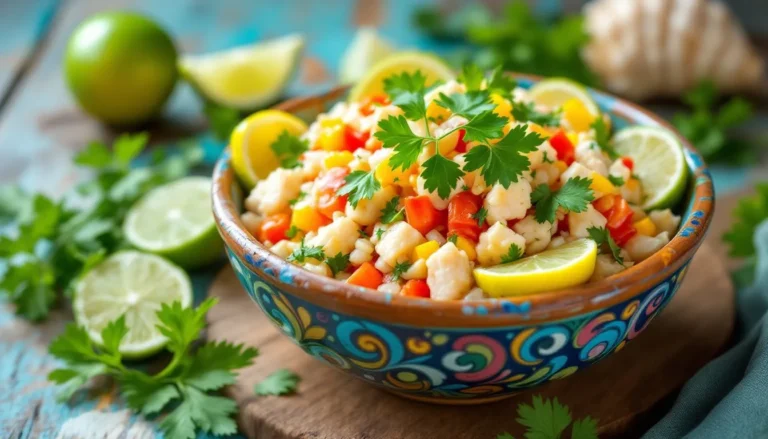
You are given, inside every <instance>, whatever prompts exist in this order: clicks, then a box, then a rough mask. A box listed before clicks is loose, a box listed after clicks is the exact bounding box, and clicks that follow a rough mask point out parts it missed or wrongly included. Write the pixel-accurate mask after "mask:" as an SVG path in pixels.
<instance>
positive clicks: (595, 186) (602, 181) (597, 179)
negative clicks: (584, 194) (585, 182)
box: [589, 172, 618, 195]
mask: <svg viewBox="0 0 768 439" xmlns="http://www.w3.org/2000/svg"><path fill="white" fill-rule="evenodd" d="M591 178H592V184H591V185H589V188H590V189H592V190H593V191H595V192H600V193H601V194H603V195H608V194H616V193H618V190H617V189H616V186H614V185H613V183H611V182H610V180H608V179H607V178H605V177H603V176H602V175H600V174H598V173H597V172H593V173H592V175H591Z"/></svg>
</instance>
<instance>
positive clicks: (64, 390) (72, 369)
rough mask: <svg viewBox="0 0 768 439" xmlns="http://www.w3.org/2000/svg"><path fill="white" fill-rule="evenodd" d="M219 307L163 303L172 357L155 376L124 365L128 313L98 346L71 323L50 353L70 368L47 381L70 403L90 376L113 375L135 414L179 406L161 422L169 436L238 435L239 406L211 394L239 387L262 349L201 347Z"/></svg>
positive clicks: (162, 326)
mask: <svg viewBox="0 0 768 439" xmlns="http://www.w3.org/2000/svg"><path fill="white" fill-rule="evenodd" d="M215 303H216V299H207V300H205V301H204V302H203V303H202V304H200V306H199V307H198V308H197V309H192V308H183V307H182V306H181V304H180V303H179V302H174V303H173V304H171V305H168V304H162V305H161V308H160V310H159V311H157V320H158V325H157V327H158V329H159V330H160V332H161V333H162V334H163V335H164V336H166V337H167V338H168V345H167V346H166V348H167V349H168V350H169V351H171V353H172V354H173V357H172V358H171V361H170V362H169V363H168V365H167V366H166V367H165V369H163V370H162V371H160V372H159V373H157V374H154V375H150V374H148V373H146V372H144V371H143V369H140V368H134V367H131V366H130V365H128V364H125V363H124V362H123V357H122V355H121V354H120V352H119V350H118V348H119V346H120V344H121V343H122V341H123V339H124V338H125V336H126V335H127V334H128V327H127V325H126V322H125V316H121V317H120V318H118V319H117V320H115V321H113V322H110V323H109V324H107V326H105V327H104V329H103V330H102V331H101V337H102V340H103V343H102V346H96V345H95V344H94V343H93V342H92V341H91V338H90V336H89V335H88V332H87V331H86V330H85V328H83V327H80V326H77V325H76V324H74V323H72V324H69V325H68V326H67V327H66V329H65V330H64V333H63V334H61V335H59V336H58V337H57V338H56V339H54V340H53V342H51V345H50V347H49V348H48V350H49V352H50V353H51V355H53V356H54V357H56V358H58V359H60V360H63V361H64V362H65V366H64V368H61V369H56V370H54V371H53V372H51V373H50V374H49V375H48V379H49V380H50V381H53V382H55V383H57V384H59V385H61V386H62V387H61V389H60V391H59V395H58V396H59V398H60V399H63V400H67V399H69V398H70V397H71V396H72V395H73V394H74V393H75V392H76V391H77V390H78V389H79V388H80V387H82V386H83V385H84V384H85V383H86V382H87V381H88V380H90V379H91V378H94V377H96V376H103V375H106V376H109V377H112V378H114V380H115V381H116V382H117V383H118V384H119V386H120V390H121V392H122V396H123V397H124V399H125V401H126V403H127V404H128V407H130V408H131V409H132V410H133V411H134V412H136V413H141V414H142V415H144V416H147V415H155V414H158V413H160V412H161V411H163V409H166V408H168V407H171V408H172V409H170V413H168V415H167V416H166V417H165V418H163V419H162V421H161V422H160V429H161V430H162V431H163V432H164V433H165V436H166V437H168V438H193V437H195V436H196V431H197V430H200V431H203V432H207V433H212V434H213V435H217V436H218V435H229V434H234V433H236V432H237V426H236V424H235V421H234V420H233V419H232V415H234V414H235V413H236V412H237V405H236V404H235V402H234V401H232V400H231V399H229V398H225V397H223V396H218V395H216V394H215V393H214V394H211V392H214V391H216V390H219V389H220V388H222V387H224V386H226V385H229V384H234V382H235V378H236V374H235V373H234V370H236V369H240V368H243V367H245V366H248V365H250V364H251V363H252V362H253V359H254V358H255V357H256V356H257V355H258V351H257V350H256V349H253V348H246V347H245V346H243V345H240V344H238V345H236V344H232V343H229V342H216V341H207V342H204V343H202V344H201V345H199V347H197V348H195V347H194V346H196V345H197V343H196V340H197V339H198V338H199V337H200V333H201V332H202V330H203V328H204V327H205V315H206V313H207V312H208V310H209V309H210V308H211V307H212V306H213V305H214V304H215Z"/></svg>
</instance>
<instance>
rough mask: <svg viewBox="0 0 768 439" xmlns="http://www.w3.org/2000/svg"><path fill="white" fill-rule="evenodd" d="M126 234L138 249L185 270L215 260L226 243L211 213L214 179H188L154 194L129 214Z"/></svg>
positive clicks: (161, 187)
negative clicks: (221, 237) (160, 257)
mask: <svg viewBox="0 0 768 439" xmlns="http://www.w3.org/2000/svg"><path fill="white" fill-rule="evenodd" d="M123 231H124V232H125V237H126V238H127V239H128V242H130V243H131V244H132V245H134V246H135V247H136V248H138V249H140V250H144V251H146V252H149V253H155V254H158V255H161V256H165V257H166V258H168V259H170V260H171V261H173V262H175V263H177V264H179V265H181V266H182V267H184V268H195V267H200V266H203V265H206V264H209V263H211V262H213V261H215V260H216V259H218V258H219V257H220V256H221V254H222V252H221V250H222V244H221V239H220V238H219V235H218V232H217V231H216V225H215V223H214V220H213V213H212V211H211V180H210V179H209V178H207V177H187V178H183V179H181V180H178V181H175V182H172V183H168V184H166V185H163V186H160V187H158V188H156V189H154V190H152V191H150V192H149V193H148V194H146V195H144V197H142V198H141V199H140V200H139V201H138V202H136V204H134V205H133V206H132V207H131V210H130V211H128V215H127V216H126V217H125V223H124V224H123Z"/></svg>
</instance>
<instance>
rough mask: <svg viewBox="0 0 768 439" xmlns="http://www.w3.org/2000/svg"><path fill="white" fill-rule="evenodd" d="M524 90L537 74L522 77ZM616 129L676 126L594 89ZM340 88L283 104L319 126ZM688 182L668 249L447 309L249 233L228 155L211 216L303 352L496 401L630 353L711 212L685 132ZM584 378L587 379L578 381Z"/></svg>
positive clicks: (257, 293) (374, 380)
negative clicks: (590, 277) (319, 265)
mask: <svg viewBox="0 0 768 439" xmlns="http://www.w3.org/2000/svg"><path fill="white" fill-rule="evenodd" d="M516 78H517V79H518V81H519V83H520V85H521V86H523V87H530V85H531V84H533V83H535V82H536V81H537V80H538V78H534V77H530V76H523V75H516ZM590 92H591V93H592V95H593V96H594V98H595V100H596V101H597V102H598V104H599V106H600V107H601V109H602V110H603V111H604V112H606V113H608V114H609V115H610V116H611V118H612V122H613V124H614V126H615V127H617V128H622V127H624V126H627V125H633V124H638V125H651V126H662V127H664V128H668V129H673V128H672V127H671V126H670V125H669V124H668V123H666V122H665V121H664V120H662V119H661V118H660V117H658V116H656V115H654V114H652V113H650V112H648V111H646V110H644V109H642V108H640V107H638V106H636V105H634V104H631V103H629V102H626V101H624V100H622V99H619V98H616V97H613V96H611V95H608V94H605V93H601V92H597V91H590ZM345 93H346V90H345V89H343V88H339V89H336V90H333V91H331V92H329V93H327V94H325V95H321V96H315V97H310V98H301V99H294V100H291V101H288V102H285V103H283V104H282V105H280V106H279V107H278V108H280V109H283V110H286V111H289V112H292V113H294V114H297V115H298V116H300V117H302V118H304V119H306V120H312V119H313V118H314V117H315V116H316V115H317V114H318V113H319V112H322V111H325V110H327V109H328V108H329V107H330V106H331V105H332V104H333V103H335V102H337V101H338V100H339V99H342V98H343V97H344V95H345ZM680 141H681V142H682V143H683V145H684V146H685V156H686V161H687V163H688V166H689V168H690V171H691V172H690V186H689V189H688V191H687V194H686V199H685V200H683V201H682V202H681V207H679V208H678V210H679V212H678V213H681V214H682V222H681V225H680V230H679V231H678V232H677V234H676V235H675V236H674V238H673V239H672V240H671V241H670V243H669V244H667V245H666V246H665V247H664V248H663V249H662V250H660V251H659V252H657V253H656V254H654V255H653V256H651V257H650V258H649V259H647V260H645V261H643V262H641V263H639V264H637V265H635V266H634V267H631V268H629V269H628V270H626V271H624V272H622V273H621V274H619V275H616V276H614V277H611V278H609V279H606V280H603V281H600V282H596V283H591V284H588V285H583V286H579V287H576V288H570V289H567V290H561V291H556V292H551V293H544V294H535V295H529V296H516V297H510V298H506V299H489V300H478V301H454V302H439V301H433V300H428V299H418V298H410V297H403V296H396V295H389V294H383V293H379V292H376V291H371V290H366V289H364V288H361V287H355V286H352V285H348V284H346V283H343V282H340V281H336V280H331V279H328V278H325V277H321V276H319V275H315V274H312V273H310V272H307V271H304V270H302V269H300V268H298V267H295V266H293V265H291V264H289V263H287V262H285V261H284V260H283V259H281V258H279V257H278V256H276V255H274V254H272V253H270V252H269V251H268V250H267V249H266V248H265V247H263V246H262V245H261V244H260V243H259V242H257V241H256V240H255V239H254V238H253V237H252V236H251V235H250V234H249V233H248V232H247V231H246V230H245V227H244V226H243V223H242V222H241V221H240V217H239V214H240V212H241V209H242V199H243V191H242V189H241V187H240V186H239V185H238V183H237V180H236V178H235V176H234V173H233V171H232V168H231V167H230V156H229V153H228V152H225V153H224V154H223V156H222V157H221V158H220V160H219V161H218V163H217V165H216V168H215V171H214V175H213V182H214V184H213V189H212V192H213V210H214V214H215V217H216V223H217V225H218V228H219V232H220V233H221V236H222V237H223V238H224V242H225V243H226V246H227V252H228V255H229V260H230V261H231V263H232V266H233V267H234V269H235V272H236V273H237V276H238V278H239V279H240V282H241V283H242V285H243V287H244V288H245V291H246V292H247V293H248V295H249V296H250V297H251V298H252V299H253V301H254V303H256V305H257V306H258V307H259V308H260V309H261V311H262V312H264V313H265V314H266V315H267V316H268V317H269V318H270V319H271V321H272V322H273V323H274V324H275V325H276V326H277V327H278V328H279V329H280V331H282V332H283V333H284V334H285V335H286V336H288V337H290V338H291V339H293V340H294V341H295V342H296V343H297V344H298V345H299V346H300V347H301V348H302V349H303V350H304V351H305V352H307V353H308V354H309V355H312V356H313V357H315V358H316V359H317V360H319V361H322V362H323V363H326V364H329V365H331V366H333V367H336V368H338V369H340V370H343V371H344V372H346V373H349V374H351V375H353V376H355V377H357V378H360V379H362V380H364V381H366V382H368V383H370V384H371V385H373V386H376V387H379V388H382V389H385V390H388V391H391V392H394V393H396V394H398V395H401V396H404V397H407V398H412V399H417V400H422V401H428V402H434V403H448V404H473V403H482V402H489V401H495V400H498V399H502V398H505V397H508V396H511V395H513V394H514V393H516V392H518V391H520V390H521V389H526V388H530V387H534V386H538V385H540V384H543V383H546V382H547V381H550V380H557V379H562V378H566V377H568V376H570V375H573V374H574V373H576V372H578V371H579V370H580V369H584V368H586V367H588V366H589V365H591V364H593V363H595V362H597V361H600V360H602V359H604V358H606V357H608V356H609V355H611V354H613V353H614V352H617V351H619V350H621V349H622V348H624V346H625V345H626V344H627V343H628V342H630V341H632V340H633V339H634V338H635V337H637V336H638V335H639V334H640V333H641V332H643V330H644V329H645V328H646V327H647V326H648V324H649V323H650V322H651V320H653V318H654V317H655V316H656V315H658V314H659V312H661V311H662V310H663V309H664V307H665V306H666V305H667V304H668V303H669V301H670V300H672V298H673V297H674V295H675V292H676V291H677V290H678V288H680V285H681V283H682V281H683V278H684V277H685V273H686V269H687V267H688V263H689V262H690V261H691V258H692V257H693V255H694V253H695V252H696V250H697V249H698V247H699V245H700V244H701V242H702V240H703V237H704V234H705V232H706V230H707V227H708V226H709V223H710V220H711V218H712V212H713V209H714V192H713V187H712V180H711V178H710V174H709V172H708V170H707V167H706V165H705V164H704V162H703V160H702V158H701V156H700V155H699V154H698V153H697V152H696V151H695V150H694V149H693V148H692V147H691V145H690V144H689V143H688V141H686V140H685V139H683V138H682V137H680ZM574 379H578V378H574Z"/></svg>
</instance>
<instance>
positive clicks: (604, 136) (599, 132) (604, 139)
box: [590, 117, 619, 160]
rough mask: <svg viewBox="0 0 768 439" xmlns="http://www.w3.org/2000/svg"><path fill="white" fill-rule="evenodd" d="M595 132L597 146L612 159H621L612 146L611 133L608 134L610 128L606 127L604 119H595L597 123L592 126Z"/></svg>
mask: <svg viewBox="0 0 768 439" xmlns="http://www.w3.org/2000/svg"><path fill="white" fill-rule="evenodd" d="M590 126H591V127H592V129H594V130H595V142H596V143H597V146H598V147H599V148H600V149H601V150H602V151H603V152H604V153H606V154H607V155H608V157H610V158H611V160H616V159H617V158H619V153H617V152H616V150H615V149H613V146H611V133H609V132H608V127H607V126H606V125H605V121H604V120H603V118H602V117H597V118H595V121H594V122H592V125H590Z"/></svg>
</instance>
